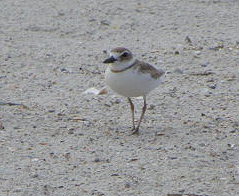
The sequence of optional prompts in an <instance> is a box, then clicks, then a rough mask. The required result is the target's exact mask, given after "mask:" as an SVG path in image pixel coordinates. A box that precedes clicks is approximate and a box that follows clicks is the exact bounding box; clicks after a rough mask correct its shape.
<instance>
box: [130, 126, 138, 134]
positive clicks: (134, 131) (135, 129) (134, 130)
mask: <svg viewBox="0 0 239 196" xmlns="http://www.w3.org/2000/svg"><path fill="white" fill-rule="evenodd" d="M130 135H139V127H136V128H135V127H133V128H132V129H131V133H130Z"/></svg>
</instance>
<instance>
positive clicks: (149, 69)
mask: <svg viewBox="0 0 239 196" xmlns="http://www.w3.org/2000/svg"><path fill="white" fill-rule="evenodd" d="M135 65H136V66H137V67H139V71H140V72H142V73H149V74H150V75H151V77H152V78H154V79H158V78H160V77H161V76H162V75H163V74H164V73H165V72H164V71H163V70H160V69H156V68H155V67H154V66H152V65H150V64H148V63H145V62H143V61H139V60H136V62H135Z"/></svg>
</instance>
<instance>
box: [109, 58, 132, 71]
mask: <svg viewBox="0 0 239 196" xmlns="http://www.w3.org/2000/svg"><path fill="white" fill-rule="evenodd" d="M135 61H136V59H135V58H132V59H130V60H129V61H125V62H118V61H115V62H114V63H112V64H111V65H110V70H111V71H121V70H124V69H126V68H127V67H130V66H131V65H133V64H134V63H135Z"/></svg>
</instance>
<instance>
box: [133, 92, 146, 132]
mask: <svg viewBox="0 0 239 196" xmlns="http://www.w3.org/2000/svg"><path fill="white" fill-rule="evenodd" d="M143 98H144V106H143V108H142V113H141V116H140V119H139V122H138V125H137V127H136V129H134V131H133V133H132V134H138V133H139V126H140V123H141V121H142V119H143V117H144V114H145V111H146V109H147V104H146V96H143Z"/></svg>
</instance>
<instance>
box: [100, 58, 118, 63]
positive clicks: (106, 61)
mask: <svg viewBox="0 0 239 196" xmlns="http://www.w3.org/2000/svg"><path fill="white" fill-rule="evenodd" d="M115 61H117V59H115V57H113V56H111V57H110V58H108V59H105V60H104V61H103V63H113V62H115Z"/></svg>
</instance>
